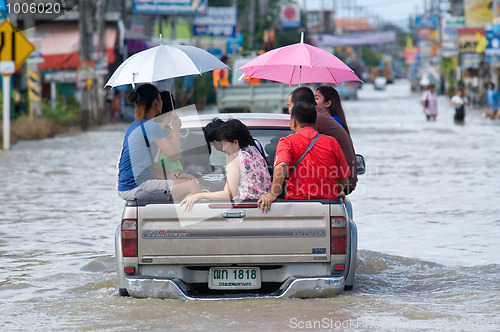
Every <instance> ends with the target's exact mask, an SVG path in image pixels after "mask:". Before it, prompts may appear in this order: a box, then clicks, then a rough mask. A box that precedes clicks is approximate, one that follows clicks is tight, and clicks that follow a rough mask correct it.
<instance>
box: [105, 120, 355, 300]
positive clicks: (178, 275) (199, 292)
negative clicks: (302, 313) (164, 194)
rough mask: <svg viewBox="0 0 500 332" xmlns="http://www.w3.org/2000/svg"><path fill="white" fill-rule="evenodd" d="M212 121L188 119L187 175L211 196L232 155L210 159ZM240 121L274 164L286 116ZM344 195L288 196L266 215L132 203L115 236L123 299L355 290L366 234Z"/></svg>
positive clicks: (249, 208) (208, 204)
mask: <svg viewBox="0 0 500 332" xmlns="http://www.w3.org/2000/svg"><path fill="white" fill-rule="evenodd" d="M212 117H213V115H209V114H208V115H200V116H187V117H181V120H182V129H181V149H182V155H181V160H182V163H183V165H184V172H188V173H191V174H194V175H196V176H197V177H198V180H199V181H200V183H201V185H202V186H204V187H206V188H208V189H209V190H221V188H222V186H223V185H224V183H225V178H224V166H225V161H226V157H225V154H224V153H222V152H219V151H214V150H212V153H211V155H210V156H209V155H208V148H207V144H206V142H205V140H204V136H203V132H202V127H203V126H205V125H206V124H207V123H208V122H209V121H211V119H212ZM220 117H221V118H222V119H227V118H230V117H232V118H238V119H240V120H241V121H242V122H243V123H245V124H246V125H247V126H248V128H249V129H250V131H251V133H252V136H253V137H254V138H256V139H258V140H259V141H260V143H261V144H262V146H263V147H264V149H265V151H266V154H267V158H268V161H270V164H271V165H272V160H273V159H274V153H275V149H276V144H277V141H278V140H279V138H281V137H283V136H286V135H289V134H291V130H290V128H289V124H290V120H289V119H290V117H289V115H285V114H221V115H220ZM348 209H349V207H348V208H347V209H346V205H345V204H344V202H343V201H342V199H335V200H284V199H278V200H277V201H276V202H274V203H273V204H272V205H271V211H270V212H269V213H267V214H266V213H262V212H261V210H260V209H259V208H258V206H257V201H256V200H252V201H227V202H226V201H199V202H197V203H196V204H194V206H193V209H192V210H191V211H189V212H185V211H184V208H183V207H179V202H173V201H165V200H164V201H161V200H159V201H147V202H145V201H137V200H135V201H127V202H126V203H125V206H124V210H123V215H122V218H121V224H120V225H119V227H118V228H117V230H116V234H115V251H116V267H117V274H118V289H119V294H120V295H122V296H128V295H131V296H134V297H153V298H177V299H184V300H188V299H227V298H243V297H271V298H287V297H299V298H308V297H331V296H335V295H338V294H340V293H341V292H342V291H343V290H344V289H350V288H352V287H353V285H354V276H355V270H356V255H357V229H356V224H355V223H354V221H353V220H352V218H351V217H350V216H352V213H351V212H350V211H349V213H348V211H347V210H348Z"/></svg>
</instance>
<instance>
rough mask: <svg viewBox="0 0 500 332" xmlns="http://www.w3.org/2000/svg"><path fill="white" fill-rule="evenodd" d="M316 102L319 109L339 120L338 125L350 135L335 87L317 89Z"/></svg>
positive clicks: (325, 86) (324, 86)
mask: <svg viewBox="0 0 500 332" xmlns="http://www.w3.org/2000/svg"><path fill="white" fill-rule="evenodd" d="M314 100H315V101H316V105H317V107H318V108H319V109H322V110H325V111H327V112H328V113H330V115H331V116H332V117H333V118H334V119H335V120H337V122H338V123H340V125H341V126H342V127H344V129H345V130H346V131H347V134H349V135H351V134H350V133H349V127H348V126H347V122H346V120H345V114H344V109H343V108H342V103H341V101H340V96H339V93H338V92H337V90H335V88H334V87H332V86H328V85H323V86H320V87H319V88H318V89H316V93H315V94H314Z"/></svg>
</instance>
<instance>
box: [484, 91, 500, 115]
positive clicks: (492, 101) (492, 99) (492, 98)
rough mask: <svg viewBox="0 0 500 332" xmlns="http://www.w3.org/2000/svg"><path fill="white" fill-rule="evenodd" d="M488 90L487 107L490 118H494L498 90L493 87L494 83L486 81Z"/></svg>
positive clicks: (496, 108) (496, 109)
mask: <svg viewBox="0 0 500 332" xmlns="http://www.w3.org/2000/svg"><path fill="white" fill-rule="evenodd" d="M486 87H487V89H488V91H486V97H487V98H488V109H489V111H490V119H491V120H495V117H496V115H497V111H498V99H499V98H500V96H499V94H498V90H497V89H495V84H494V83H493V82H488V84H487V85H486Z"/></svg>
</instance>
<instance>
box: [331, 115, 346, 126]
mask: <svg viewBox="0 0 500 332" xmlns="http://www.w3.org/2000/svg"><path fill="white" fill-rule="evenodd" d="M332 118H334V119H335V120H337V122H338V123H339V124H340V125H341V126H342V127H343V128H344V129H345V126H344V122H342V119H341V118H340V117H338V116H336V115H332Z"/></svg>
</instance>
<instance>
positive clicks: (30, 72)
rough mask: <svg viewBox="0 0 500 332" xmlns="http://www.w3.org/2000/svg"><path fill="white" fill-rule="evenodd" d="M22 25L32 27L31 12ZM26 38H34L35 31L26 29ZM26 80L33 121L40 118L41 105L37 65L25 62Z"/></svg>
mask: <svg viewBox="0 0 500 332" xmlns="http://www.w3.org/2000/svg"><path fill="white" fill-rule="evenodd" d="M32 3H33V0H30V1H28V5H31V4H32ZM24 25H25V26H26V27H34V26H35V19H34V17H33V13H32V12H31V11H29V10H28V11H26V13H25V14H24ZM26 37H27V38H28V40H29V39H33V38H35V29H34V28H31V29H26ZM26 79H27V82H28V84H27V86H28V91H29V93H28V95H29V100H30V103H29V118H30V120H31V121H33V119H34V117H35V116H37V117H40V116H42V103H41V94H42V91H41V88H40V70H39V69H38V64H37V63H30V62H29V61H27V62H26Z"/></svg>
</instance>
